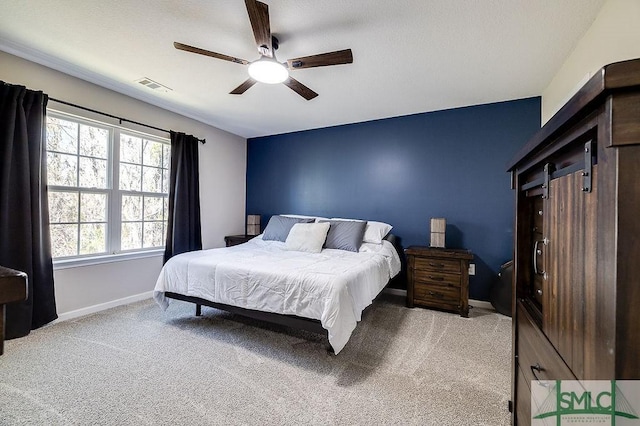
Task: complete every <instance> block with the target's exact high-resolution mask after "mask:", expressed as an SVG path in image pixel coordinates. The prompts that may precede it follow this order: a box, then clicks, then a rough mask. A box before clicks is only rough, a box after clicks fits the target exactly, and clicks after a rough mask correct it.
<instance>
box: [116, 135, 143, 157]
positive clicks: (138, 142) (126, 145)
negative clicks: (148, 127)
mask: <svg viewBox="0 0 640 426" xmlns="http://www.w3.org/2000/svg"><path fill="white" fill-rule="evenodd" d="M120 161H126V162H127V163H136V164H142V139H140V138H136V137H133V136H129V135H120Z"/></svg>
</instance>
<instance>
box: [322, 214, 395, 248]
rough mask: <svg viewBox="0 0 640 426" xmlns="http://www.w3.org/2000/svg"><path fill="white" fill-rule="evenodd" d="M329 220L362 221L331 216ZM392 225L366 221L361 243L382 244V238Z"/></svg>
mask: <svg viewBox="0 0 640 426" xmlns="http://www.w3.org/2000/svg"><path fill="white" fill-rule="evenodd" d="M331 220H352V221H354V222H363V221H362V220H360V219H341V218H337V217H332V218H331ZM391 229H393V226H391V225H389V224H388V223H384V222H375V221H368V222H367V227H366V228H365V229H364V237H362V242H363V243H373V244H382V239H383V238H384V237H386V236H387V234H388V233H389V232H391Z"/></svg>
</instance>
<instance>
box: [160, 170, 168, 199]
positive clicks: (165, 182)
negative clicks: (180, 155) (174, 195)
mask: <svg viewBox="0 0 640 426" xmlns="http://www.w3.org/2000/svg"><path fill="white" fill-rule="evenodd" d="M162 192H164V193H165V194H168V193H169V170H167V169H162Z"/></svg>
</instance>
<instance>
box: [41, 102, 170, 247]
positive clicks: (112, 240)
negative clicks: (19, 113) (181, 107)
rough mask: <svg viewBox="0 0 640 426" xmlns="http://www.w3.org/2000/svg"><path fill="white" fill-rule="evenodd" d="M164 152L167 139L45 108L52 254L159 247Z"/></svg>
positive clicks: (164, 202) (165, 187) (164, 203)
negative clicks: (47, 111)
mask: <svg viewBox="0 0 640 426" xmlns="http://www.w3.org/2000/svg"><path fill="white" fill-rule="evenodd" d="M169 155H170V145H169V141H168V140H166V139H162V138H158V137H154V136H149V135H145V134H141V133H137V132H133V131H129V130H125V129H121V128H119V127H115V126H109V125H107V124H103V123H98V122H94V121H89V120H84V119H80V118H77V117H74V116H68V115H65V114H61V113H56V112H54V113H51V112H49V113H48V117H47V168H48V169H47V178H48V185H49V186H48V190H49V216H50V223H51V243H52V244H51V245H52V251H53V257H54V259H73V258H82V257H87V256H101V255H108V254H119V253H127V252H136V251H146V250H152V249H158V248H162V247H164V242H165V235H166V224H167V215H168V192H169V164H170V160H169Z"/></svg>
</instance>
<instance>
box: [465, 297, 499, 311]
mask: <svg viewBox="0 0 640 426" xmlns="http://www.w3.org/2000/svg"><path fill="white" fill-rule="evenodd" d="M469 305H470V306H473V307H475V308H482V309H489V310H491V311H495V309H494V307H493V305H492V304H491V302H487V301H486V300H475V299H469Z"/></svg>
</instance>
